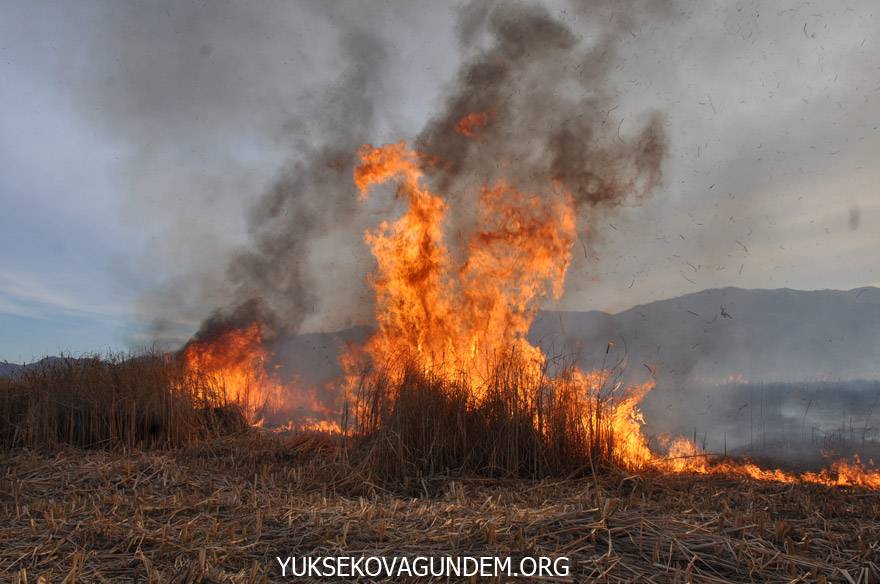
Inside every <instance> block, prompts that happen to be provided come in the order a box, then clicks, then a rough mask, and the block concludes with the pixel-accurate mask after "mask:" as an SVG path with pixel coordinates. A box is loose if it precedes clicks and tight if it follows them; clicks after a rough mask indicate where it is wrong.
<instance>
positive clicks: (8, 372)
mask: <svg viewBox="0 0 880 584" xmlns="http://www.w3.org/2000/svg"><path fill="white" fill-rule="evenodd" d="M20 370H21V365H17V364H15V363H9V362H7V361H0V377H12V376H13V375H15V374H16V373H18V372H19V371H20Z"/></svg>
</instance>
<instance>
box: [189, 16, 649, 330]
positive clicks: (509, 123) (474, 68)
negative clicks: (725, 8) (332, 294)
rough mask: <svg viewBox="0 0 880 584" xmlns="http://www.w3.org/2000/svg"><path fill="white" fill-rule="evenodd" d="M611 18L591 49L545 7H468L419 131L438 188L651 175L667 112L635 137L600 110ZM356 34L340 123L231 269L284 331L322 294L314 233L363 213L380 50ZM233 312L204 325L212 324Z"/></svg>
mask: <svg viewBox="0 0 880 584" xmlns="http://www.w3.org/2000/svg"><path fill="white" fill-rule="evenodd" d="M607 29H608V30H607V31H606V32H605V33H603V35H602V37H601V38H600V39H599V40H598V42H596V43H586V44H587V45H588V46H587V47H586V48H584V47H582V46H581V45H582V42H581V39H579V38H578V37H577V36H576V35H575V33H574V32H572V30H570V29H569V28H568V27H567V26H566V25H565V24H563V23H562V22H560V21H559V20H556V19H554V18H553V17H551V15H550V14H549V13H548V12H547V10H546V9H544V8H542V7H535V6H529V5H519V4H503V5H502V4H499V5H491V4H486V3H476V4H471V5H468V6H465V7H464V8H463V10H462V11H461V14H460V20H459V32H460V35H459V38H460V42H461V45H462V46H464V47H470V49H469V52H470V56H469V57H468V58H467V59H466V61H465V63H464V65H463V67H462V69H461V71H460V72H459V73H458V75H457V77H456V80H455V84H454V86H453V87H452V88H451V89H450V90H449V97H448V98H447V99H446V102H445V105H444V107H443V108H442V111H441V112H440V114H439V115H437V116H434V117H433V118H432V119H431V120H430V121H429V123H428V125H427V127H426V128H425V129H424V130H423V131H422V132H421V133H420V134H419V136H418V137H417V139H416V146H417V148H418V149H419V150H420V151H422V152H424V153H426V154H428V155H429V156H431V157H433V158H434V159H435V160H438V161H439V162H438V164H437V165H435V166H431V167H429V168H428V169H427V170H428V172H429V174H430V179H431V180H432V182H434V183H436V187H437V188H438V192H440V193H441V194H443V195H444V196H449V197H457V196H458V195H460V194H464V196H473V194H474V193H477V192H478V191H479V187H481V186H483V185H486V184H491V183H492V182H494V181H495V180H496V179H499V178H501V177H504V179H505V180H508V181H510V182H511V183H512V184H514V185H516V186H517V187H519V188H532V187H535V188H547V186H548V185H550V184H551V183H552V182H554V181H555V182H556V183H557V184H561V185H562V186H563V187H564V188H565V189H567V190H568V191H570V192H571V193H572V194H573V196H574V197H575V199H576V201H577V203H578V204H579V205H581V206H584V207H590V208H596V207H601V208H611V207H614V206H617V205H620V204H623V203H625V202H628V201H637V200H639V199H640V198H641V197H644V196H645V195H647V194H648V193H649V192H650V191H651V190H652V189H653V188H655V187H656V186H657V185H658V184H659V183H660V181H661V175H662V173H661V162H662V160H663V157H664V150H665V137H664V133H663V129H662V121H661V116H660V115H659V114H657V113H650V114H648V115H646V120H645V123H644V125H643V127H642V128H641V129H639V130H638V131H637V132H636V133H635V134H634V135H628V136H622V135H621V134H620V133H619V131H618V129H617V128H612V127H611V126H609V125H607V124H605V123H604V122H605V121H606V118H607V113H608V111H610V110H612V109H613V108H614V99H613V97H612V93H611V91H610V88H609V83H610V80H609V73H610V69H611V67H612V65H613V63H614V54H615V51H614V49H615V44H616V42H617V40H618V38H619V37H620V35H621V34H623V28H621V27H620V26H619V25H617V24H615V25H614V26H611V27H607ZM481 35H485V36H487V37H488V47H487V48H481V47H479V46H478V45H479V44H480V39H479V38H478V37H480V36H481ZM346 46H347V49H348V50H347V51H346V56H347V59H348V60H349V62H350V65H349V68H348V71H347V73H346V74H345V75H343V76H342V77H341V79H340V81H339V83H338V84H337V85H336V86H335V87H334V90H333V94H332V96H328V99H327V100H326V103H327V108H326V110H325V111H323V112H321V113H322V117H323V118H326V119H328V120H332V122H333V123H332V124H330V125H328V126H327V128H326V130H325V132H323V133H322V134H321V135H320V139H321V145H319V146H317V147H309V148H307V154H306V156H304V157H303V158H302V159H300V160H298V161H297V162H295V163H293V164H291V165H290V166H289V167H288V168H287V169H286V170H285V171H284V173H282V175H281V176H280V178H279V180H278V181H277V182H276V183H275V184H274V185H272V187H271V188H270V189H269V190H268V192H267V193H266V194H265V195H264V196H263V197H262V198H261V199H260V201H259V202H258V204H257V205H256V206H255V208H254V210H253V212H252V214H251V215H250V236H251V240H252V244H251V245H250V247H249V248H248V249H247V250H245V251H243V252H241V253H238V254H236V256H235V257H234V258H233V259H232V261H231V263H230V268H229V270H228V272H227V282H228V285H229V286H230V287H231V289H232V298H233V305H232V307H231V312H232V313H236V314H241V310H240V309H239V308H238V306H241V305H247V306H265V307H268V309H269V310H263V311H261V313H260V314H261V315H262V316H263V317H265V315H266V314H273V315H274V317H275V321H274V326H273V328H274V329H275V330H276V331H278V332H284V333H288V334H290V333H295V332H297V331H298V330H299V327H300V325H301V323H302V321H303V319H304V317H305V316H306V315H307V314H308V313H309V311H310V309H311V308H312V307H313V306H314V304H315V302H316V300H317V299H316V297H315V290H316V289H317V287H318V285H319V283H318V282H317V281H316V280H315V278H314V277H313V276H312V275H311V274H310V273H309V272H308V270H306V269H304V265H305V264H306V262H307V261H308V258H309V255H310V253H311V250H310V245H311V242H312V241H313V239H314V238H315V237H318V236H321V235H323V234H324V233H325V232H326V231H327V230H328V229H330V228H332V227H333V226H335V225H340V224H341V225H353V224H354V221H353V220H354V218H355V216H356V214H357V208H356V204H357V203H356V198H355V197H354V196H353V195H352V185H351V176H352V164H353V157H354V155H355V153H356V151H357V149H358V147H359V146H360V145H361V144H363V143H364V142H368V141H370V131H371V129H372V120H373V118H374V113H375V109H376V105H375V104H374V102H373V101H372V100H373V99H374V98H375V97H376V94H377V92H376V91H371V84H374V83H377V82H378V81H379V80H380V79H381V77H380V76H378V75H376V74H375V71H376V70H377V69H378V68H379V67H380V66H381V62H382V58H383V50H382V48H381V46H380V44H379V43H378V42H376V41H374V40H372V39H370V38H369V37H366V36H365V35H362V34H361V35H349V36H348V37H347V39H346ZM481 112H489V114H487V115H488V123H487V124H486V125H485V127H481V128H478V129H476V130H475V133H474V135H471V136H468V135H465V133H463V132H462V131H461V130H460V129H459V128H457V125H458V123H459V121H460V120H461V119H462V118H464V117H465V116H467V115H468V114H473V113H481ZM460 207H464V208H465V209H467V208H468V206H466V205H460ZM466 214H467V210H465V211H464V212H463V215H466ZM460 218H461V217H459V219H460ZM455 220H456V218H453V221H455ZM455 227H459V229H456V228H455ZM467 229H468V226H467V225H466V224H465V223H463V222H458V224H457V225H455V226H453V228H452V229H450V231H451V232H453V233H456V234H457V235H458V239H459V240H464V239H467ZM353 279H354V278H353ZM229 311H230V310H226V309H224V311H223V312H229ZM223 312H221V313H219V314H216V315H214V317H212V319H210V320H209V321H208V322H207V323H206V324H208V325H210V326H214V325H215V323H216V322H217V319H218V318H219V319H220V320H222V319H223Z"/></svg>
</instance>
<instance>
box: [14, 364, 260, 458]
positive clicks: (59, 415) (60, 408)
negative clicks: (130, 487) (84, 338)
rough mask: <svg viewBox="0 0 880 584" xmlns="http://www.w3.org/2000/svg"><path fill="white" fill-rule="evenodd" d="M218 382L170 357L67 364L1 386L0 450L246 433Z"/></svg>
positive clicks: (161, 443)
mask: <svg viewBox="0 0 880 584" xmlns="http://www.w3.org/2000/svg"><path fill="white" fill-rule="evenodd" d="M222 389H223V388H222V387H218V385H217V384H216V383H215V381H214V380H212V379H209V378H207V377H205V376H200V375H196V374H193V373H191V372H189V371H186V370H185V369H184V368H183V367H182V366H181V365H180V363H178V362H177V360H175V359H173V358H170V357H169V356H167V355H162V354H157V353H148V354H145V355H139V356H111V357H108V358H99V357H87V358H80V359H71V358H61V359H58V360H55V361H51V362H46V363H45V364H42V365H40V366H37V367H33V368H30V369H28V370H27V371H25V372H24V373H22V374H21V375H19V376H17V377H15V378H12V379H6V380H3V381H2V385H0V447H5V448H15V447H28V448H54V447H57V446H59V445H72V446H78V447H81V448H96V447H103V448H107V447H110V448H119V447H125V448H173V447H177V446H182V445H184V444H189V443H192V442H194V441H197V440H204V439H206V438H210V437H216V436H217V435H219V434H222V433H228V432H235V431H241V430H243V429H244V426H245V424H244V418H243V417H242V415H241V413H240V412H239V410H238V408H237V407H236V406H235V404H231V403H229V402H228V401H227V400H226V399H225V397H224V392H223V391H222Z"/></svg>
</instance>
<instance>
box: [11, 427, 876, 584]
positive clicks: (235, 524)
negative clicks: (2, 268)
mask: <svg viewBox="0 0 880 584" xmlns="http://www.w3.org/2000/svg"><path fill="white" fill-rule="evenodd" d="M325 442H326V439H323V438H317V437H315V438H312V439H309V438H303V437H298V438H275V437H258V436H249V437H238V438H226V439H218V440H216V441H213V442H206V443H203V444H200V445H198V446H197V447H191V448H185V449H178V450H175V451H153V452H143V451H134V452H128V453H123V452H108V451H81V450H74V449H64V450H61V451H58V452H55V453H52V454H42V455H41V454H37V453H34V452H29V451H19V452H15V453H11V454H5V455H3V456H2V459H0V466H2V468H4V469H5V470H4V471H3V475H2V478H0V516H2V517H3V521H2V528H0V578H2V580H3V581H12V582H40V581H43V582H138V581H140V582H181V583H182V582H272V581H279V580H281V574H280V571H279V568H278V564H277V562H276V561H275V559H274V558H275V556H278V555H280V556H287V555H330V554H357V555H362V554H363V555H366V554H377V555H409V554H412V555H445V554H454V555H483V554H495V555H502V556H506V555H512V556H517V555H523V554H529V555H544V554H547V555H554V554H560V555H564V556H567V557H569V558H571V561H572V573H571V577H569V578H560V579H559V580H558V581H568V582H590V581H598V582H822V581H826V580H827V581H829V582H878V581H880V495H878V494H877V493H872V492H867V491H860V490H858V489H849V488H846V489H844V488H828V487H823V486H816V485H800V484H794V485H780V484H776V483H769V482H757V481H748V480H741V479H726V478H720V477H712V478H706V477H697V476H690V475H659V474H651V473H646V474H643V475H638V476H634V475H627V474H624V473H620V472H613V471H609V472H607V473H602V474H601V475H600V477H601V478H597V479H593V478H582V479H576V480H573V479H568V480H547V479H545V480H541V481H539V480H531V481H530V480H503V479H478V478H453V477H434V478H432V479H430V480H425V481H416V482H414V483H413V484H409V485H407V486H406V487H404V486H403V485H401V487H400V489H397V490H396V491H388V490H384V489H382V488H380V487H378V486H376V485H372V484H369V482H366V481H363V480H361V478H359V477H358V476H356V475H355V476H352V475H349V474H346V473H340V475H339V477H338V478H337V480H336V482H335V484H334V483H333V482H330V481H328V480H317V477H316V474H315V473H316V472H323V471H321V470H320V469H317V468H316V460H317V459H316V456H320V455H319V454H318V455H316V452H320V451H321V447H322V446H326V444H325ZM325 470H326V469H325ZM41 578H42V580H41ZM422 581H424V580H422ZM520 581H522V580H520Z"/></svg>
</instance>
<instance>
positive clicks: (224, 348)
mask: <svg viewBox="0 0 880 584" xmlns="http://www.w3.org/2000/svg"><path fill="white" fill-rule="evenodd" d="M270 356H271V355H270V353H269V351H268V350H267V349H266V347H265V346H264V344H263V327H262V326H260V324H259V323H253V324H251V325H249V326H246V327H244V328H241V329H235V328H231V329H229V330H226V331H224V332H222V333H220V334H219V335H218V336H216V337H214V338H212V339H211V340H209V341H207V340H194V341H191V342H190V343H189V344H188V345H187V346H186V348H185V349H184V351H183V355H182V357H183V361H184V364H185V366H186V368H187V371H189V372H190V373H191V374H194V375H198V376H202V377H203V378H204V379H206V380H207V381H208V383H209V384H210V386H211V388H212V390H213V391H214V392H215V393H216V394H217V395H218V396H219V397H220V398H221V399H222V400H223V401H225V402H229V403H235V404H239V405H241V407H242V408H243V409H244V411H245V413H246V415H247V416H248V419H249V420H250V421H251V422H252V423H258V422H259V420H260V417H261V415H262V414H263V413H265V412H267V411H271V410H272V409H273V408H277V407H278V406H279V405H280V404H281V401H282V398H283V395H284V387H283V386H282V384H281V383H280V382H279V381H278V380H277V379H276V378H275V376H274V375H273V374H272V373H271V372H270V371H268V370H267V367H268V363H269V358H270Z"/></svg>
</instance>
